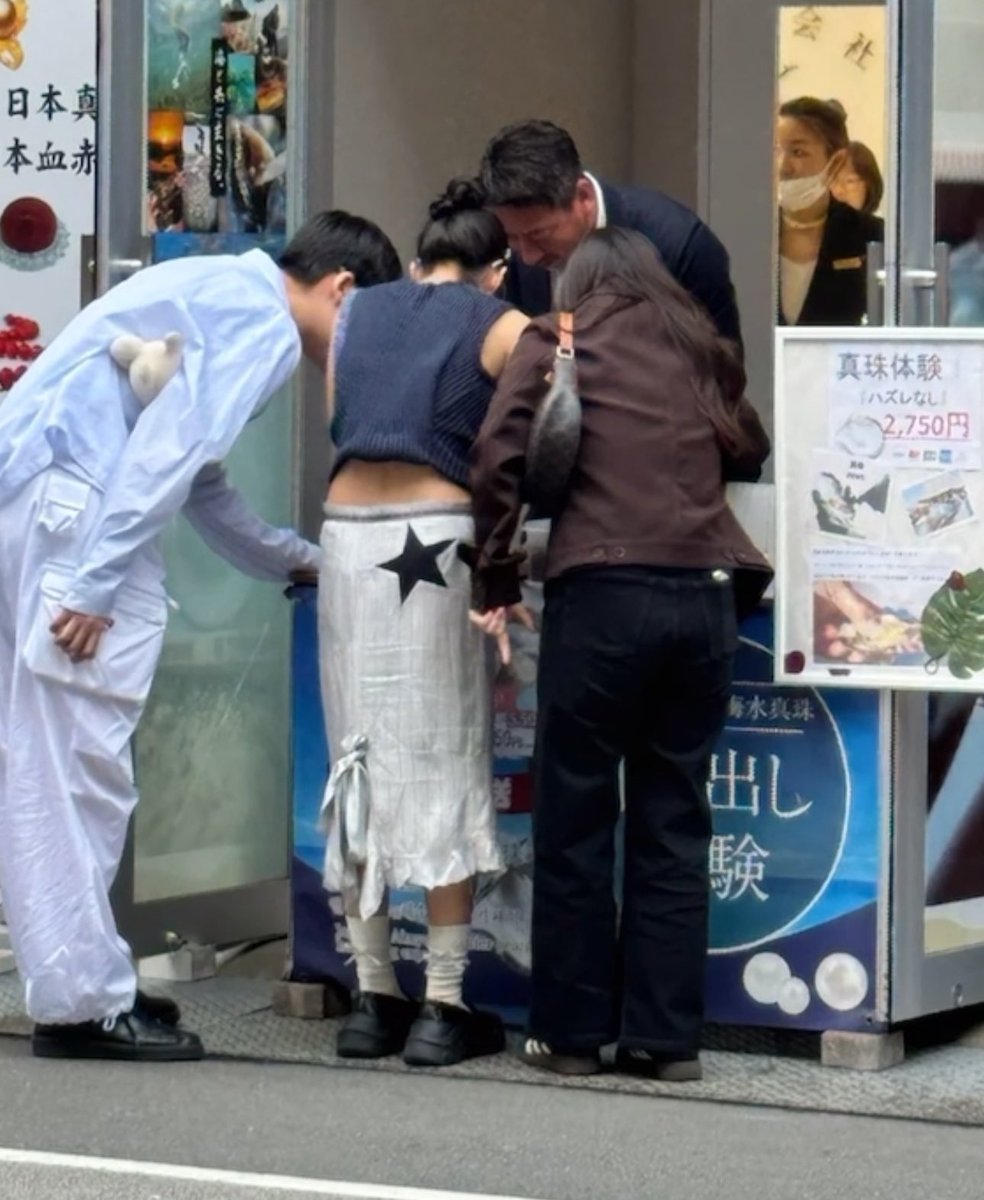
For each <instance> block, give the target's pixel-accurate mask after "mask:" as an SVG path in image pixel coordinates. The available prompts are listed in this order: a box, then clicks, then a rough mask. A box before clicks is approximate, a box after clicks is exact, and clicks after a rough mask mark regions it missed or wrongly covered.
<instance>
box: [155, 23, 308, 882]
mask: <svg viewBox="0 0 984 1200" xmlns="http://www.w3.org/2000/svg"><path fill="white" fill-rule="evenodd" d="M134 2H136V0H134ZM142 2H143V5H144V12H145V16H146V24H145V38H146V44H147V54H146V75H145V109H146V131H147V136H146V145H145V154H146V159H145V169H146V175H145V180H146V185H147V199H146V205H145V212H144V222H145V228H146V232H147V233H149V234H151V235H152V236H153V246H154V253H153V257H154V260H155V261H161V260H162V259H167V258H176V257H181V256H183V255H186V254H210V253H219V254H222V253H242V252H243V251H247V250H251V249H254V248H255V247H257V246H263V247H265V248H266V249H268V250H269V251H270V252H271V253H273V254H274V255H275V254H276V253H277V251H278V249H279V248H280V246H281V245H282V242H283V237H284V235H285V224H286V201H287V186H288V182H289V181H290V179H291V178H292V173H291V171H290V170H288V166H287V151H288V145H287V142H288V128H287V126H288V119H287V108H286V97H287V87H286V84H287V70H288V29H289V28H290V27H291V26H292V23H293V19H294V18H295V17H296V11H297V10H296V7H295V6H294V4H293V3H292V0H254V2H253V3H251V5H250V6H249V7H248V8H246V7H244V6H243V5H239V4H226V5H219V4H217V3H215V2H214V0H208V2H206V0H192V2H191V3H177V2H174V0H142ZM256 353H258V354H262V353H263V349H262V347H261V346H258V347H257V348H256ZM229 383H230V386H234V384H235V381H234V380H230V381H229ZM293 394H294V393H293V391H292V390H291V391H285V392H284V393H283V394H281V395H280V396H279V397H275V398H274V399H273V400H272V401H271V402H270V403H269V404H268V406H267V409H266V411H265V413H264V414H263V415H262V416H261V417H260V418H259V419H257V420H255V421H253V422H252V423H251V424H250V425H249V426H248V428H247V430H246V431H245V433H244V435H243V436H242V437H241V438H240V440H239V442H238V444H237V445H236V447H235V449H234V451H233V453H232V454H231V455H230V457H229V459H228V462H227V463H226V466H227V469H228V471H229V475H230V478H231V480H232V482H233V483H234V484H235V485H236V486H238V487H239V488H240V490H241V491H242V492H243V494H244V496H245V497H246V499H247V501H248V502H250V503H251V504H252V505H253V507H254V508H255V509H256V510H257V511H258V512H259V513H260V514H262V515H263V516H264V517H265V518H266V519H267V520H269V521H271V522H272V523H274V524H277V525H287V524H290V523H291V520H292V505H291V496H292V487H293V422H292V412H291V408H292V398H293ZM204 399H205V400H206V401H207V398H204ZM165 553H166V557H167V565H168V579H167V586H168V590H169V593H170V595H171V597H172V598H173V600H174V602H175V606H176V607H175V610H174V611H173V612H172V614H171V621H170V626H169V630H168V639H167V643H166V646H165V652H164V657H163V661H162V664H161V667H160V670H159V672H158V675H157V679H156V681H155V685H154V691H153V693H152V696H151V702H150V705H149V708H148V712H147V714H146V715H145V718H144V720H143V722H142V723H141V725H140V729H139V732H138V736H137V740H136V751H137V770H138V772H139V777H140V786H141V804H140V807H139V809H138V813H137V818H136V826H135V851H134V901H135V903H137V904H140V903H141V902H146V901H151V900H161V899H167V898H177V897H185V896H191V895H195V894H197V893H201V892H214V891H219V890H224V889H228V888H233V887H241V886H244V885H248V884H251V883H258V882H261V881H265V880H270V879H284V878H286V875H287V871H288V845H289V841H288V839H289V796H290V789H289V784H290V775H289V768H290V686H291V676H290V637H291V633H290V631H291V613H290V608H289V604H288V602H287V601H286V600H285V599H284V597H283V594H282V593H283V588H281V587H278V586H276V585H273V584H264V583H258V582H256V581H255V580H251V579H248V578H246V577H244V576H242V575H240V574H239V573H238V572H236V571H235V570H233V568H231V567H230V566H228V565H227V564H225V563H224V562H222V561H221V560H220V559H218V558H217V557H216V556H215V555H214V554H213V553H212V552H211V551H210V550H208V549H207V548H206V547H205V545H204V544H203V543H202V542H201V541H200V540H199V538H198V537H197V535H196V534H195V533H194V532H193V531H192V529H191V528H190V527H189V526H188V525H187V524H186V523H185V522H183V521H182V522H178V523H177V524H176V525H175V527H174V528H173V529H171V530H169V531H168V534H167V536H166V540H165Z"/></svg>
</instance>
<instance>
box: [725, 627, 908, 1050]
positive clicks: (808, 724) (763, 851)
mask: <svg viewBox="0 0 984 1200" xmlns="http://www.w3.org/2000/svg"><path fill="white" fill-rule="evenodd" d="M774 674H775V670H774V666H773V654H772V614H771V612H769V611H768V610H767V609H762V610H760V611H759V612H757V613H755V614H753V615H752V617H751V618H749V620H748V621H746V622H745V624H744V626H743V627H742V639H741V644H740V647H739V651H738V657H737V661H736V679H735V686H734V690H733V694H732V697H731V702H730V710H729V714H728V721H727V725H726V727H725V730H724V734H723V735H722V737H721V740H720V742H719V743H718V746H717V749H716V750H715V753H714V756H713V758H712V762H711V774H710V779H709V780H708V786H707V796H708V802H709V804H710V807H711V812H712V815H713V819H714V835H713V838H712V841H711V856H710V874H711V889H712V900H711V938H710V945H711V959H710V963H709V967H708V991H707V1006H708V1016H709V1017H710V1019H711V1020H715V1021H718V1022H720V1023H722V1024H733V1023H739V1024H745V1023H748V1024H756V1025H769V1026H788V1027H792V1028H802V1029H821V1030H824V1029H838V1028H844V1029H864V1028H870V1027H871V1025H872V1024H873V1023H875V1022H877V1020H878V1019H879V1017H880V1015H881V1014H880V1010H879V988H878V982H879V981H878V961H879V937H880V936H881V933H882V931H883V928H884V927H883V926H882V925H881V924H880V914H879V904H878V899H879V881H880V878H881V872H882V819H883V814H884V809H883V806H882V796H881V791H880V768H881V762H882V747H881V742H880V732H879V730H880V724H879V708H880V699H879V696H878V694H877V693H875V692H870V691H827V690H824V691H820V690H818V689H816V688H813V687H809V686H805V685H801V684H797V685H794V686H788V687H783V686H780V685H777V684H776V683H775V682H774Z"/></svg>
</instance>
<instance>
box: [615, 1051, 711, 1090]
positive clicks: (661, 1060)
mask: <svg viewBox="0 0 984 1200" xmlns="http://www.w3.org/2000/svg"><path fill="white" fill-rule="evenodd" d="M615 1069H616V1070H617V1071H621V1072H622V1073H623V1074H625V1075H638V1076H640V1077H641V1078H643V1079H658V1080H659V1081H660V1083H699V1082H700V1080H701V1079H703V1078H704V1068H703V1067H702V1066H701V1061H700V1059H699V1058H698V1057H697V1056H696V1055H695V1056H694V1057H693V1058H671V1057H667V1056H666V1055H659V1054H650V1053H649V1052H648V1051H647V1050H625V1049H623V1048H621V1047H619V1050H618V1053H617V1054H616V1056H615Z"/></svg>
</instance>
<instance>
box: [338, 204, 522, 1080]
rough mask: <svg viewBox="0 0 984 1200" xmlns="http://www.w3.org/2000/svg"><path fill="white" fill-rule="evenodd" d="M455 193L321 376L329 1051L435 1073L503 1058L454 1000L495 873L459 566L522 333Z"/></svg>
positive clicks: (481, 694)
mask: <svg viewBox="0 0 984 1200" xmlns="http://www.w3.org/2000/svg"><path fill="white" fill-rule="evenodd" d="M481 204H482V197H481V195H480V194H479V193H478V191H477V190H476V189H475V188H474V187H473V186H472V185H470V184H468V183H467V182H458V183H453V184H452V185H450V186H449V189H448V192H447V193H446V195H445V196H443V197H442V198H441V199H440V200H438V201H437V202H436V203H435V204H434V205H432V206H431V219H430V221H429V222H428V224H427V227H426V228H425V230H424V232H423V234H422V235H421V238H420V243H419V250H418V257H417V262H416V263H415V265H414V276H415V279H416V281H417V282H414V281H412V280H401V281H400V282H397V283H392V284H383V285H381V286H379V287H374V288H369V289H366V290H364V291H357V292H355V293H354V294H353V295H352V297H351V298H350V300H348V301H347V303H346V306H345V307H344V308H343V310H342V312H341V314H340V328H339V330H338V332H337V333H336V337H335V339H334V342H333V347H332V357H331V360H330V362H329V371H328V375H329V381H328V390H329V404H330V406H332V407H333V410H334V420H333V425H332V437H333V440H334V443H335V448H336V458H335V463H334V469H333V473H332V479H331V484H330V487H329V490H328V497H327V503H326V506H325V515H326V520H325V524H324V529H323V533H322V539H321V542H322V549H323V566H322V572H321V578H320V584H319V641H320V652H321V657H322V689H323V696H324V705H325V717H326V723H327V729H328V736H329V740H330V744H331V755H332V762H333V764H334V768H333V772H332V778H331V780H330V782H329V788H328V796H327V801H326V803H327V818H328V821H329V840H328V846H329V850H328V856H327V861H326V872H325V883H326V886H327V887H328V889H329V890H330V891H336V892H341V893H342V895H343V897H344V900H345V910H346V915H347V923H348V933H349V937H350V939H351V944H352V950H353V954H354V958H355V967H356V972H357V975H358V982H359V994H358V996H357V998H356V1001H355V1009H354V1012H353V1013H352V1015H351V1016H350V1017H349V1018H348V1020H347V1021H346V1022H345V1024H344V1025H343V1027H342V1029H341V1032H340V1035H339V1040H338V1052H339V1054H340V1055H342V1056H344V1057H354V1058H379V1057H382V1056H384V1055H388V1054H394V1053H398V1052H400V1051H401V1050H402V1051H403V1053H404V1059H405V1060H406V1061H407V1062H408V1063H410V1064H411V1065H426V1066H444V1065H448V1064H450V1063H453V1062H458V1061H460V1060H461V1059H463V1058H469V1057H473V1056H475V1055H478V1054H486V1053H493V1052H496V1051H498V1050H500V1049H501V1048H502V1045H503V1035H502V1029H501V1026H500V1025H499V1023H498V1022H497V1021H495V1020H493V1019H492V1018H490V1017H487V1016H485V1015H483V1014H479V1013H474V1012H471V1011H469V1010H468V1009H467V1008H466V1007H465V1005H464V1002H463V999H462V979H463V976H464V972H465V966H466V963H467V955H468V938H469V932H470V926H471V914H472V896H473V891H474V880H475V877H476V876H478V875H483V874H489V873H495V872H498V871H499V870H500V869H501V866H502V863H501V858H500V855H499V849H498V846H497V843H496V830H495V809H494V805H493V802H492V795H491V776H492V767H491V674H490V672H489V669H488V668H489V658H488V654H487V649H488V648H487V646H486V644H485V642H484V639H483V638H482V635H481V633H480V632H478V631H477V630H476V629H475V628H474V626H473V625H471V624H470V622H469V619H468V608H469V595H470V579H469V572H468V568H467V567H466V566H465V564H464V562H463V561H462V560H461V558H460V557H459V554H458V548H459V546H460V545H461V544H462V543H463V542H468V541H470V540H471V539H472V537H473V523H472V519H471V512H470V494H469V490H468V463H469V458H470V455H471V451H472V445H473V442H474V439H475V436H476V435H477V433H478V430H479V428H480V426H481V423H482V420H483V419H484V417H485V415H486V411H487V408H488V404H489V401H490V400H491V397H492V392H493V389H494V386H495V380H496V378H497V377H498V376H499V375H500V374H501V372H502V370H503V368H504V366H505V364H506V360H507V359H508V357H509V355H510V353H511V351H512V349H513V347H514V345H515V343H516V340H517V338H518V337H519V334H520V332H521V331H522V329H523V327H524V326H525V324H526V319H525V318H524V317H522V316H521V315H520V314H518V313H516V312H515V311H514V310H512V309H511V308H509V307H508V306H507V305H506V304H504V303H502V301H500V300H497V299H494V298H493V296H492V293H493V292H495V291H496V290H497V289H498V288H499V286H500V285H501V283H502V277H503V272H504V270H505V260H506V255H507V253H508V251H507V244H506V237H505V233H504V232H503V230H502V227H501V225H500V224H499V222H498V221H497V220H496V218H495V217H494V216H492V214H490V213H487V212H484V211H482V208H481ZM410 886H416V887H421V888H423V889H424V890H425V891H426V894H427V911H428V918H429V930H428V940H427V991H426V1002H425V1003H424V1005H423V1006H421V1007H418V1005H416V1004H414V1003H411V1001H410V1000H408V999H407V998H406V997H405V996H404V995H403V993H402V991H401V990H400V988H399V985H398V984H397V981H396V977H395V974H394V971H393V965H392V962H391V955H390V921H389V916H388V904H387V896H388V890H389V889H390V888H403V887H410Z"/></svg>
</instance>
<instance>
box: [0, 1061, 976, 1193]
mask: <svg viewBox="0 0 984 1200" xmlns="http://www.w3.org/2000/svg"><path fill="white" fill-rule="evenodd" d="M0 1080H2V1092H0V1200H21V1198H23V1200H282V1198H283V1197H285V1196H286V1197H294V1196H298V1197H300V1196H305V1195H308V1196H312V1195H317V1196H322V1197H329V1198H335V1200H357V1198H358V1200H434V1190H435V1189H440V1190H442V1191H444V1192H445V1193H447V1192H451V1193H457V1194H458V1196H457V1197H456V1200H461V1198H462V1197H463V1196H467V1197H473V1196H482V1195H495V1196H499V1197H507V1198H510V1200H514V1198H515V1200H605V1198H607V1197H620V1198H621V1197H631V1198H633V1200H635V1198H637V1197H639V1198H643V1197H645V1198H648V1197H653V1198H654V1200H656V1198H658V1200H708V1198H710V1197H722V1198H726V1200H798V1198H799V1197H803V1198H804V1200H806V1198H807V1197H808V1198H809V1200H842V1197H844V1196H864V1197H865V1200H883V1198H884V1200H925V1198H926V1197H927V1196H934V1195H965V1196H973V1195H977V1194H979V1193H980V1188H981V1183H980V1177H981V1169H980V1162H981V1151H980V1145H981V1131H980V1130H978V1129H963V1128H950V1127H946V1126H940V1125H922V1124H914V1123H902V1122H892V1121H877V1120H868V1119H863V1118H850V1117H833V1116H831V1117H828V1116H824V1115H816V1114H809V1113H793V1112H781V1111H771V1110H765V1109H756V1108H742V1107H737V1106H716V1105H710V1104H702V1103H695V1102H688V1101H668V1100H661V1099H651V1098H646V1097H638V1096H620V1095H611V1094H597V1093H588V1092H578V1091H572V1090H569V1089H564V1090H560V1089H551V1088H546V1087H545V1088H536V1087H528V1086H515V1085H509V1084H492V1083H480V1082H472V1081H465V1080H453V1079H441V1078H433V1077H424V1076H421V1077H407V1076H401V1075H389V1074H374V1073H369V1072H365V1073H363V1072H359V1071H351V1070H348V1071H332V1070H327V1069H323V1068H316V1067H304V1066H297V1067H292V1066H283V1065H256V1064H250V1063H226V1062H206V1063H203V1064H188V1065H183V1064H182V1065H180V1066H167V1067H132V1066H122V1065H121V1066H114V1065H109V1064H97V1063H93V1064H88V1063H71V1064H64V1063H55V1062H43V1061H35V1060H33V1059H32V1058H30V1057H29V1053H28V1047H27V1044H26V1043H25V1042H22V1041H18V1040H8V1039H0ZM12 1151H16V1152H24V1151H26V1152H28V1153H29V1155H30V1157H29V1159H28V1161H26V1162H23V1161H13V1156H12V1154H11V1152H12ZM51 1155H74V1156H81V1158H82V1159H83V1160H84V1162H82V1163H79V1162H75V1161H71V1162H68V1163H65V1162H63V1161H61V1160H59V1159H57V1158H51V1157H50V1156H51ZM17 1157H20V1155H17ZM104 1159H109V1160H113V1162H112V1163H110V1164H106V1163H104V1162H101V1161H99V1160H104ZM120 1160H125V1161H124V1163H123V1165H120ZM126 1163H129V1164H131V1165H130V1166H127V1165H126ZM148 1164H149V1165H148ZM155 1164H161V1165H160V1166H158V1165H155ZM175 1166H177V1167H180V1168H182V1170H183V1176H184V1177H182V1178H175V1177H174V1174H173V1168H174V1167H175ZM108 1168H112V1169H108ZM215 1172H233V1173H236V1175H234V1176H224V1175H221V1174H215ZM271 1177H274V1178H271ZM292 1180H293V1181H294V1182H292ZM325 1181H340V1185H339V1186H337V1187H335V1188H334V1190H332V1185H331V1184H330V1183H326V1182H325ZM360 1185H361V1186H360ZM370 1185H386V1186H387V1187H389V1188H394V1187H395V1188H403V1189H407V1188H410V1189H419V1191H417V1192H415V1193H414V1192H411V1193H409V1194H406V1195H405V1196H401V1194H400V1192H398V1191H397V1192H394V1191H392V1190H386V1188H385V1187H384V1188H382V1189H380V1187H378V1186H370ZM442 1200H447V1198H446V1197H443V1198H442Z"/></svg>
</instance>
